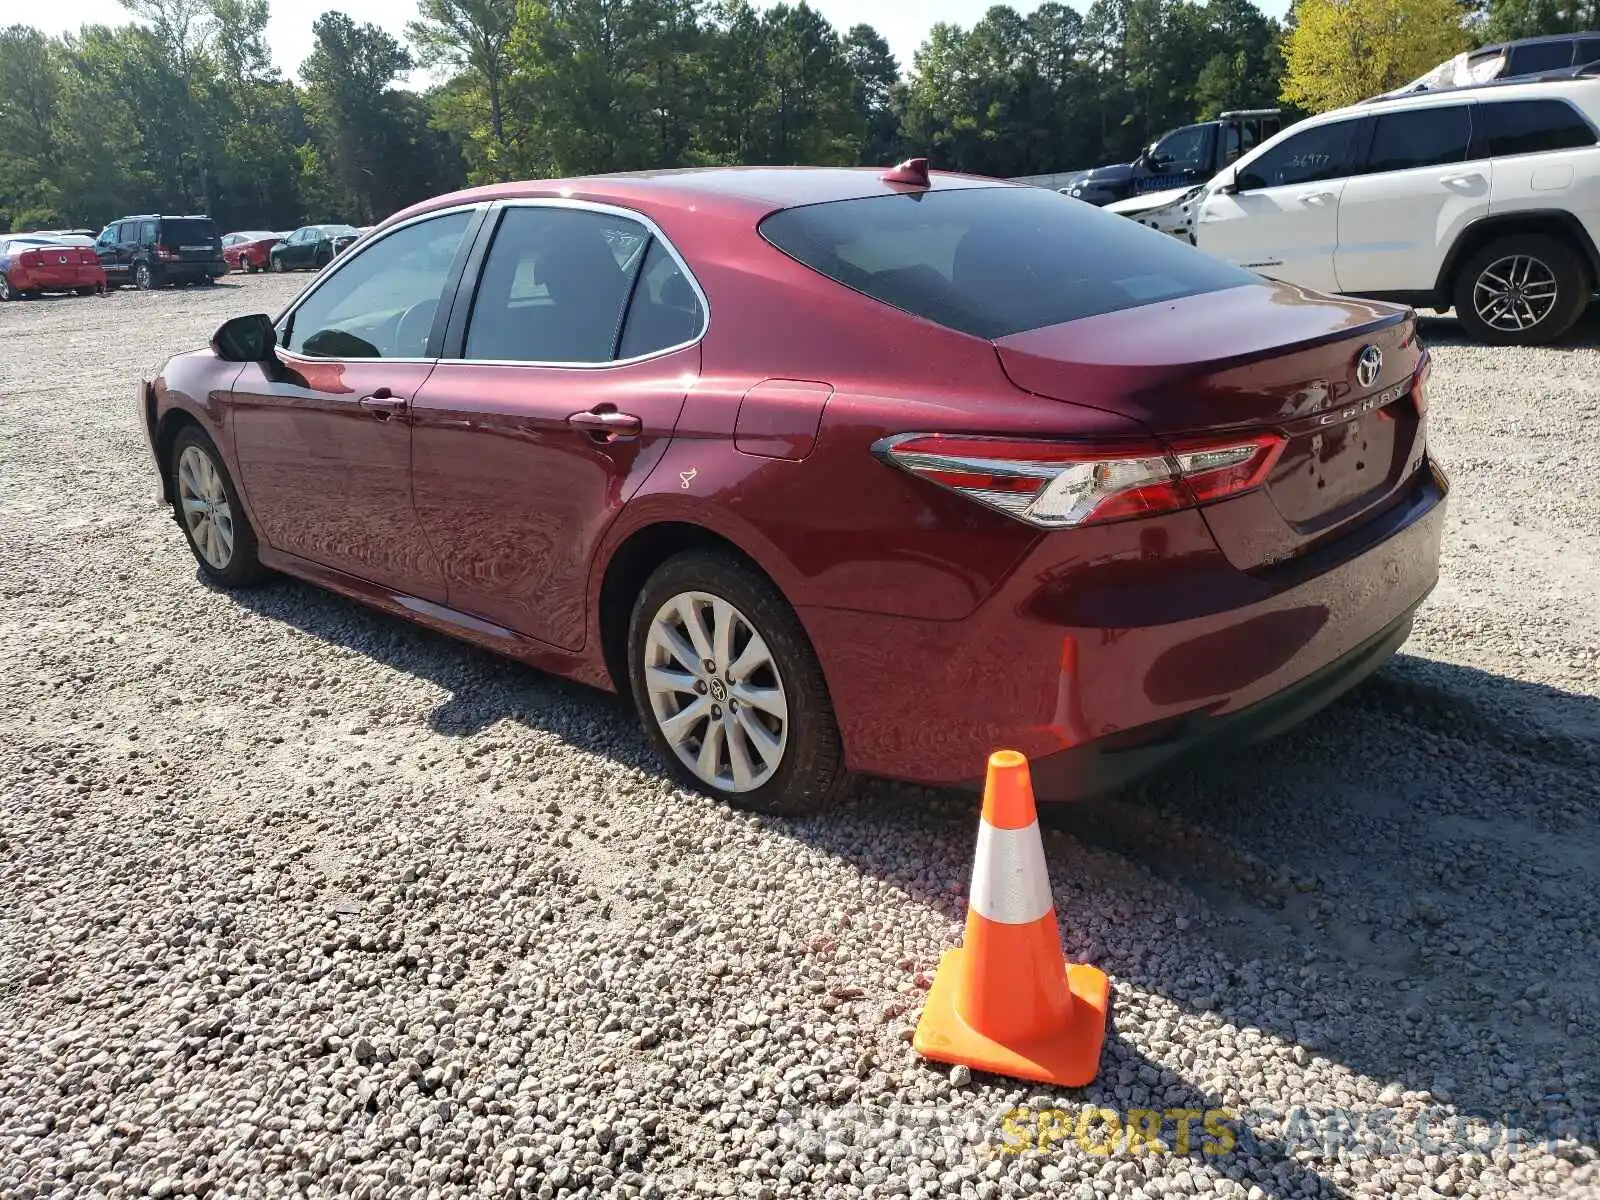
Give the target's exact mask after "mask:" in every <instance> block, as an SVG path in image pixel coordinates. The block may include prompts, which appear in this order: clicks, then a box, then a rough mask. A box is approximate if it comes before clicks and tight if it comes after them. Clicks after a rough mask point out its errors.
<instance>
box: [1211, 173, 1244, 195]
mask: <svg viewBox="0 0 1600 1200" xmlns="http://www.w3.org/2000/svg"><path fill="white" fill-rule="evenodd" d="M1206 191H1208V192H1210V193H1211V195H1213V196H1234V195H1237V194H1238V192H1239V176H1238V174H1237V173H1235V172H1234V171H1224V172H1223V173H1222V174H1221V175H1219V176H1218V177H1217V180H1216V182H1215V183H1213V184H1212V185H1211V186H1210V187H1208V188H1207V189H1206Z"/></svg>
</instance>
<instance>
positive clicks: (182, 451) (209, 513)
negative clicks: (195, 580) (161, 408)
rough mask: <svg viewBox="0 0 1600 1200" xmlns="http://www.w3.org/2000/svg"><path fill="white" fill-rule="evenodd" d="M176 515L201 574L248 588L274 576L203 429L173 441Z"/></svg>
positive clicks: (187, 429)
mask: <svg viewBox="0 0 1600 1200" xmlns="http://www.w3.org/2000/svg"><path fill="white" fill-rule="evenodd" d="M168 463H169V471H170V472H171V476H170V477H171V480H172V514H173V516H175V517H176V518H177V519H178V526H179V527H180V528H181V529H182V530H183V536H184V537H185V538H187V539H188V541H189V549H190V550H191V551H193V552H194V558H195V562H197V563H199V564H200V573H201V574H202V575H204V576H205V577H206V578H207V579H209V580H210V581H211V582H212V583H214V584H216V585H217V586H218V587H224V588H230V589H231V588H245V587H253V586H255V585H256V584H259V583H263V582H265V581H266V580H267V579H268V578H269V577H270V575H271V573H270V572H269V571H268V570H267V568H265V567H263V566H262V565H261V559H260V558H259V557H258V556H257V553H256V534H255V530H254V529H252V528H251V527H250V518H249V517H247V516H245V512H244V506H243V505H242V504H240V503H239V493H238V491H237V490H236V489H235V488H234V486H233V480H232V478H231V477H230V476H229V475H228V468H227V467H226V466H225V465H224V464H223V461H222V455H220V454H218V453H217V447H216V445H215V443H213V442H212V440H211V439H210V438H209V437H207V436H206V433H205V431H204V430H203V429H201V428H200V427H199V426H198V425H185V426H184V427H183V429H182V430H180V431H179V433H178V436H177V437H176V438H174V439H173V442H172V454H171V457H170V459H169V460H168Z"/></svg>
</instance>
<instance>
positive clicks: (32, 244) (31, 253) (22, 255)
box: [0, 233, 106, 300]
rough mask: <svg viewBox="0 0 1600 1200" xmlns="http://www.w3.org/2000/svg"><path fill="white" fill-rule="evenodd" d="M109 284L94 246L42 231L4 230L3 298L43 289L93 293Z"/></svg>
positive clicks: (0, 243) (0, 237) (0, 239)
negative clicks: (74, 243)
mask: <svg viewBox="0 0 1600 1200" xmlns="http://www.w3.org/2000/svg"><path fill="white" fill-rule="evenodd" d="M105 288H106V272H105V268H103V267H102V266H101V265H100V259H99V257H98V256H97V255H96V254H95V252H94V250H93V248H92V247H90V248H88V249H85V248H84V247H82V246H78V245H73V244H69V243H68V242H66V241H64V240H60V239H57V238H56V237H53V236H51V235H49V234H42V233H13V234H0V300H23V299H26V298H28V297H29V296H37V295H40V294H41V293H43V292H77V293H78V295H80V296H90V295H93V294H94V293H95V292H103V291H105Z"/></svg>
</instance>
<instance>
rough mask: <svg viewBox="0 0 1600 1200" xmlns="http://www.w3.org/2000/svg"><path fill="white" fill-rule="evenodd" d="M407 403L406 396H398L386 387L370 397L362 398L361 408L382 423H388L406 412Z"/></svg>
mask: <svg viewBox="0 0 1600 1200" xmlns="http://www.w3.org/2000/svg"><path fill="white" fill-rule="evenodd" d="M406 403H407V402H406V398H405V397H404V396H396V395H395V394H394V393H393V392H391V391H390V390H389V389H388V388H386V387H381V388H379V389H378V390H377V391H375V392H373V393H372V395H370V396H363V397H361V407H362V408H364V409H366V410H367V411H368V412H369V413H371V414H372V415H373V416H374V417H376V418H377V419H378V420H380V421H387V420H388V419H389V418H390V417H393V416H397V415H399V414H400V413H403V412H405V410H406Z"/></svg>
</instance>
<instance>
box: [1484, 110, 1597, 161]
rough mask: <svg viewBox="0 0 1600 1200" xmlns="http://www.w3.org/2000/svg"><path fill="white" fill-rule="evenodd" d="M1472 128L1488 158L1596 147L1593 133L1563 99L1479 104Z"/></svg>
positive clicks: (1587, 124)
mask: <svg viewBox="0 0 1600 1200" xmlns="http://www.w3.org/2000/svg"><path fill="white" fill-rule="evenodd" d="M1473 125H1474V127H1475V129H1476V131H1477V134H1478V137H1479V139H1480V142H1479V144H1480V145H1481V146H1482V147H1483V150H1482V153H1485V154H1487V155H1488V156H1489V157H1490V158H1505V157H1508V156H1510V155H1513V154H1543V153H1546V152H1548V151H1551V150H1572V149H1575V148H1577V147H1579V146H1592V145H1594V144H1595V134H1594V130H1593V129H1591V128H1590V127H1589V123H1588V122H1587V121H1585V120H1584V119H1583V118H1582V117H1581V116H1579V115H1578V113H1577V110H1575V109H1574V108H1573V107H1572V106H1571V105H1570V104H1568V103H1566V102H1565V101H1563V100H1501V101H1496V102H1494V103H1487V102H1486V103H1483V104H1480V105H1478V111H1477V112H1476V113H1475V114H1474V115H1473Z"/></svg>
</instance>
